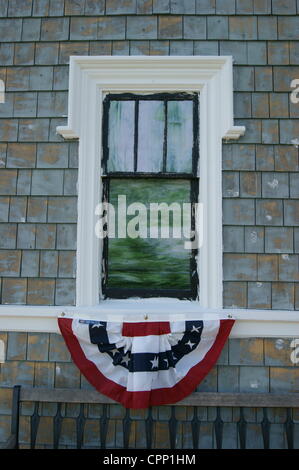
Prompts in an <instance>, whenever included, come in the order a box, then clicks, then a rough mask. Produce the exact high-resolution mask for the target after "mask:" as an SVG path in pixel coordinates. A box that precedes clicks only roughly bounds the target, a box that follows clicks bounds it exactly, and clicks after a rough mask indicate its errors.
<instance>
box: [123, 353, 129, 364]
mask: <svg viewBox="0 0 299 470" xmlns="http://www.w3.org/2000/svg"><path fill="white" fill-rule="evenodd" d="M129 362H130V358H129V356H128V354H126V355H125V356H124V357H123V360H122V361H121V363H122V364H123V363H125V364H126V366H127V365H128V363H129Z"/></svg>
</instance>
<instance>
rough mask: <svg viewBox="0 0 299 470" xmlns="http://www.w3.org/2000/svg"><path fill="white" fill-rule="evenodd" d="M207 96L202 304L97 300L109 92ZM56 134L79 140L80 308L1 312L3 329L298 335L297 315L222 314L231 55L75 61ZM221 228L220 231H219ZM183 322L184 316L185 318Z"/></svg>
mask: <svg viewBox="0 0 299 470" xmlns="http://www.w3.org/2000/svg"><path fill="white" fill-rule="evenodd" d="M125 91H127V92H128V91H131V92H157V91H166V92H167V91H168V92H169V91H186V92H188V91H190V92H191V91H193V92H194V91H199V92H200V184H201V187H200V195H201V200H200V202H202V203H203V207H204V209H205V208H208V209H209V210H204V221H203V227H204V234H203V237H204V243H203V249H201V252H200V265H199V278H200V297H201V299H200V304H199V302H196V301H192V302H190V301H179V300H176V299H142V300H135V301H134V300H131V299H128V300H122V301H120V300H104V301H101V302H100V303H99V302H98V297H99V286H100V279H99V275H100V270H99V262H100V253H101V246H100V243H99V240H98V239H97V238H96V236H95V230H94V228H95V224H96V215H95V211H94V209H95V207H96V205H97V204H98V202H99V197H100V196H99V195H100V189H101V188H100V184H101V158H100V155H101V129H102V126H101V119H102V101H103V94H104V93H107V92H125ZM57 132H58V133H59V134H61V135H62V136H63V137H64V138H65V139H79V176H78V229H77V276H76V307H50V306H49V307H48V306H13V305H7V306H6V305H3V306H0V331H1V330H2V331H3V330H5V331H9V330H11V331H46V332H56V331H57V321H56V319H57V316H59V315H63V314H66V313H67V314H74V315H77V314H84V313H87V312H93V313H95V314H101V315H107V314H111V315H113V316H114V318H119V319H126V321H128V314H129V313H130V312H134V310H136V314H135V313H133V314H132V316H130V319H131V320H134V321H143V320H144V318H145V316H146V317H147V318H148V319H149V320H150V319H153V320H154V319H159V320H161V319H170V318H174V314H177V315H178V317H179V316H180V315H182V314H187V315H188V314H190V315H193V316H194V314H198V315H207V314H208V313H209V312H210V313H213V314H217V315H219V316H220V317H221V318H227V317H228V316H230V315H232V316H233V318H235V319H236V320H238V321H237V322H236V324H235V326H234V328H233V330H232V334H231V337H251V336H255V337H273V336H274V337H294V336H299V326H298V312H297V313H296V312H294V311H273V310H270V311H269V310H247V309H231V310H230V309H223V308H222V187H221V185H222V179H221V177H222V165H221V158H222V139H227V140H229V139H238V138H239V137H240V136H241V135H243V134H244V132H245V128H244V127H243V126H234V124H233V78H232V57H231V56H220V57H214V56H212V57H210V56H193V57H180V56H176V57H165V56H151V57H148V56H146V57H145V56H130V57H125V56H120V57H112V56H93V57H89V56H88V57H86V56H71V57H70V78H69V104H68V124H67V126H60V127H58V128H57ZM215 227H217V230H215V229H214V228H215ZM178 317H177V318H178Z"/></svg>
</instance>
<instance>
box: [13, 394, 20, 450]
mask: <svg viewBox="0 0 299 470" xmlns="http://www.w3.org/2000/svg"><path fill="white" fill-rule="evenodd" d="M20 393H21V385H15V386H14V388H13V396H12V414H11V434H12V436H14V445H13V448H14V449H18V448H19V428H20Z"/></svg>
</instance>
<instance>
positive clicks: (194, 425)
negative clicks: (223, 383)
mask: <svg viewBox="0 0 299 470" xmlns="http://www.w3.org/2000/svg"><path fill="white" fill-rule="evenodd" d="M191 429H192V442H193V449H198V440H199V430H200V420H199V419H198V412H197V407H196V406H193V418H192V421H191Z"/></svg>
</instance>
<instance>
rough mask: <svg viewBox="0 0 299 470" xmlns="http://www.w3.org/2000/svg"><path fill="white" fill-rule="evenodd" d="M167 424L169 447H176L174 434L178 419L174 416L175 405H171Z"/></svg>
mask: <svg viewBox="0 0 299 470" xmlns="http://www.w3.org/2000/svg"><path fill="white" fill-rule="evenodd" d="M168 426H169V440H170V448H171V449H175V448H176V434H177V426H178V421H177V419H176V417H175V406H172V407H171V417H170V420H169V422H168Z"/></svg>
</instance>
